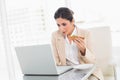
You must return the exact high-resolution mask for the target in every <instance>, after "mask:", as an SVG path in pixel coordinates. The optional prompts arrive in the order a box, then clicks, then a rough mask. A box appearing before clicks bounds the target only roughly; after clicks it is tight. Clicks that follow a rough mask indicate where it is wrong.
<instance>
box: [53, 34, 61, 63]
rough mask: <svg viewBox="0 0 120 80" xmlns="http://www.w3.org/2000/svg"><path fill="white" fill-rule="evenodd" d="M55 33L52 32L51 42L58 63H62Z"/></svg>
mask: <svg viewBox="0 0 120 80" xmlns="http://www.w3.org/2000/svg"><path fill="white" fill-rule="evenodd" d="M55 35H56V34H55V32H54V33H52V40H51V42H52V48H53V54H54V58H55V62H56V65H61V63H60V59H59V55H58V52H57V47H56V38H55Z"/></svg>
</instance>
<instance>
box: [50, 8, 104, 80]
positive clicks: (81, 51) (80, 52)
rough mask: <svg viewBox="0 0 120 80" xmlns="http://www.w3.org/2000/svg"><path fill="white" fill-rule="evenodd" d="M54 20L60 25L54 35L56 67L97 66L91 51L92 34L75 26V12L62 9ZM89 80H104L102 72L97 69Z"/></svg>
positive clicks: (56, 13)
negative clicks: (90, 64)
mask: <svg viewBox="0 0 120 80" xmlns="http://www.w3.org/2000/svg"><path fill="white" fill-rule="evenodd" d="M54 18H55V20H56V23H57V25H58V30H57V31H55V32H53V34H52V47H53V51H54V57H55V60H56V65H60V66H63V65H77V64H89V63H92V64H95V56H94V54H93V53H92V52H91V51H90V44H89V43H90V39H89V36H90V34H89V32H88V31H87V30H83V29H79V28H78V27H77V26H76V25H75V21H74V18H73V12H72V11H71V10H70V9H69V8H66V7H61V8H59V9H58V10H57V11H56V12H55V14H54ZM88 80H103V76H102V73H101V71H100V70H99V69H96V70H95V71H94V73H93V74H92V75H91V76H90V77H89V78H88Z"/></svg>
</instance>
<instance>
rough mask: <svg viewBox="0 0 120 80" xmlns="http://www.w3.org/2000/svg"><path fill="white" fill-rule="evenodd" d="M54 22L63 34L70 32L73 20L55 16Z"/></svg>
mask: <svg viewBox="0 0 120 80" xmlns="http://www.w3.org/2000/svg"><path fill="white" fill-rule="evenodd" d="M56 23H57V25H58V28H59V30H60V31H61V32H62V33H63V34H64V35H70V34H71V33H72V32H71V31H72V29H73V27H74V21H72V22H70V21H69V20H67V19H63V18H57V19H56Z"/></svg>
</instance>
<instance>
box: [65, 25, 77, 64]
mask: <svg viewBox="0 0 120 80" xmlns="http://www.w3.org/2000/svg"><path fill="white" fill-rule="evenodd" d="M76 34H77V31H76V27H75V28H74V31H73V32H72V35H76ZM65 44H66V45H65V51H66V59H67V60H68V61H69V62H70V63H71V64H72V65H73V64H74V65H77V64H79V59H78V47H77V45H76V44H75V43H74V42H73V41H72V42H71V44H70V42H69V40H68V38H67V36H66V38H65Z"/></svg>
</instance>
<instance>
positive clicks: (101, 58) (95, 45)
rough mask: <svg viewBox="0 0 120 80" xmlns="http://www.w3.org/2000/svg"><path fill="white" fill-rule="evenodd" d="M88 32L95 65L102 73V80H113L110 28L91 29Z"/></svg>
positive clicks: (113, 66) (113, 67) (113, 69)
mask: <svg viewBox="0 0 120 80" xmlns="http://www.w3.org/2000/svg"><path fill="white" fill-rule="evenodd" d="M88 30H89V31H90V38H91V42H90V45H91V50H92V52H93V53H94V54H95V56H96V60H97V61H96V65H97V66H99V67H100V68H101V70H102V72H103V75H104V80H115V65H114V63H113V61H112V40H111V32H110V27H107V26H105V27H93V28H88Z"/></svg>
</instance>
